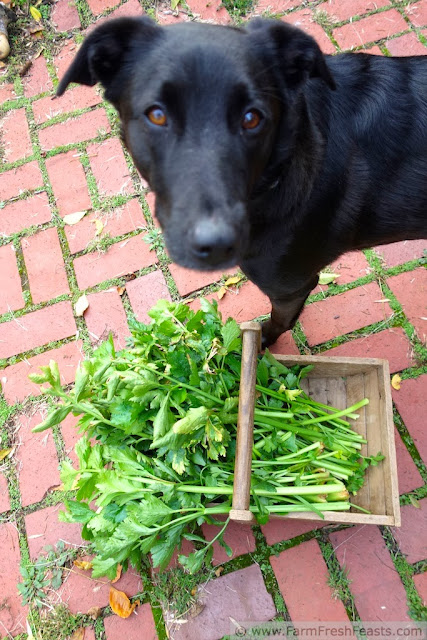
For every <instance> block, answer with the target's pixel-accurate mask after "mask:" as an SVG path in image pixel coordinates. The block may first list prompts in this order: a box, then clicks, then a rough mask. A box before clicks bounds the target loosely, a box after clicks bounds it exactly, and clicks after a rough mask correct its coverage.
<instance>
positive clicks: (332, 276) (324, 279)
mask: <svg viewBox="0 0 427 640" xmlns="http://www.w3.org/2000/svg"><path fill="white" fill-rule="evenodd" d="M339 277H340V274H339V273H328V272H327V271H321V273H320V274H319V284H332V283H334V282H335V280H336V279H337V278H339Z"/></svg>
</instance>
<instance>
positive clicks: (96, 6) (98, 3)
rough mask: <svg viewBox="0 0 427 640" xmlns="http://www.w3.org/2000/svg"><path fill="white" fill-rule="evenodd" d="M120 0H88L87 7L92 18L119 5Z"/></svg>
mask: <svg viewBox="0 0 427 640" xmlns="http://www.w3.org/2000/svg"><path fill="white" fill-rule="evenodd" d="M119 2H120V0H88V5H89V8H90V10H91V11H92V13H93V15H94V16H97V15H99V14H100V13H102V12H103V11H105V10H106V9H112V8H113V7H116V6H117V5H118V4H119Z"/></svg>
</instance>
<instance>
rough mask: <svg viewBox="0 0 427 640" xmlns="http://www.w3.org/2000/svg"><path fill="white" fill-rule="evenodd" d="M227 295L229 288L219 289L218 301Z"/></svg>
mask: <svg viewBox="0 0 427 640" xmlns="http://www.w3.org/2000/svg"><path fill="white" fill-rule="evenodd" d="M226 293H227V287H221V288H220V289H218V293H217V296H218V300H221V299H222V298H223V297H224V296H225V294H226Z"/></svg>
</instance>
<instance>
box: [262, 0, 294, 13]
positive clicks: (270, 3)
mask: <svg viewBox="0 0 427 640" xmlns="http://www.w3.org/2000/svg"><path fill="white" fill-rule="evenodd" d="M300 4H301V0H259V2H257V4H256V8H255V11H254V13H255V14H257V15H259V14H262V13H264V12H266V11H267V12H268V13H283V12H285V11H288V10H289V9H294V8H295V7H298V6H299V5H300Z"/></svg>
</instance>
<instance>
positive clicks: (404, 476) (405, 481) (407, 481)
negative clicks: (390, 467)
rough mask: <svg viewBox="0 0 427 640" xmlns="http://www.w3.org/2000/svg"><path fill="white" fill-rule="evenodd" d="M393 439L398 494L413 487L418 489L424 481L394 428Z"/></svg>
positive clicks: (406, 491)
mask: <svg viewBox="0 0 427 640" xmlns="http://www.w3.org/2000/svg"><path fill="white" fill-rule="evenodd" d="M394 441H395V445H396V459H397V479H398V485H399V494H402V493H409V492H410V491H413V490H414V489H418V487H422V486H423V484H424V482H423V479H422V477H421V474H420V472H419V471H418V469H417V467H416V465H415V462H414V461H413V460H412V458H411V455H410V453H409V452H408V449H407V448H406V447H405V445H404V444H403V441H402V438H401V437H400V435H399V433H398V432H397V430H396V429H395V430H394Z"/></svg>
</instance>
